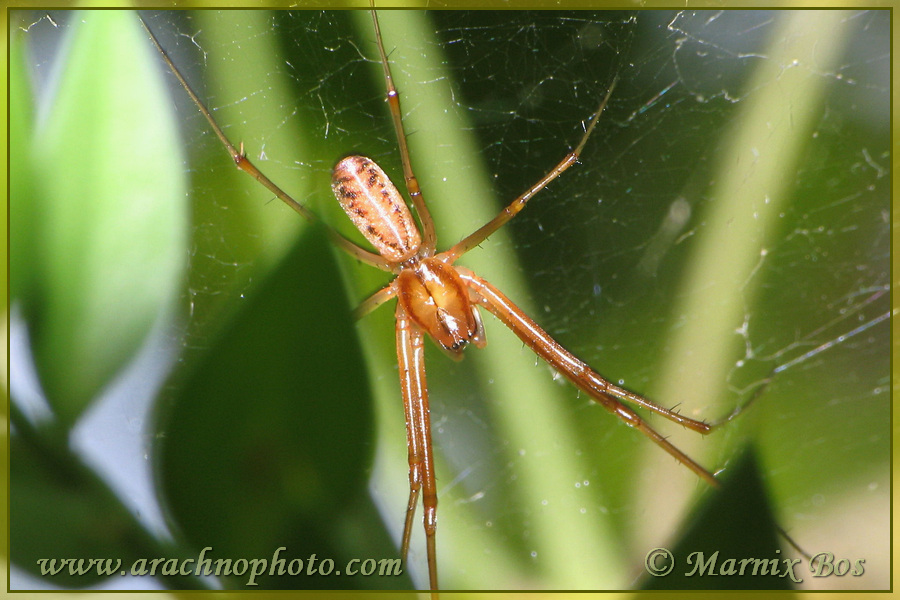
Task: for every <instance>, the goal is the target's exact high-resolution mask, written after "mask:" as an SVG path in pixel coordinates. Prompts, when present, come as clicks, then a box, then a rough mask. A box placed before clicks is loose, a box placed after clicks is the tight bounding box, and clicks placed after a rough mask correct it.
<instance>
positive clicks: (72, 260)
mask: <svg viewBox="0 0 900 600" xmlns="http://www.w3.org/2000/svg"><path fill="white" fill-rule="evenodd" d="M80 16H81V19H80V20H78V21H75V20H73V23H72V29H71V34H72V37H71V38H70V39H69V40H67V42H68V43H67V44H65V45H64V48H63V51H62V52H63V55H62V57H61V59H60V60H61V61H62V63H61V66H60V68H59V69H58V72H59V73H60V77H59V80H58V81H56V82H55V85H56V89H55V93H54V95H53V98H52V102H51V107H50V110H49V113H48V116H47V120H46V122H45V123H43V125H42V127H41V129H40V130H39V131H38V132H37V138H36V140H35V142H34V145H33V147H32V155H33V161H34V172H35V173H37V174H38V175H37V181H36V184H37V196H36V197H35V203H36V206H34V207H29V208H28V210H27V211H26V213H30V214H32V215H35V218H34V219H33V221H34V222H35V229H36V231H37V233H36V236H37V237H38V239H40V247H39V248H38V249H37V257H36V260H35V263H36V264H35V272H36V274H35V277H36V279H37V286H38V289H37V291H36V294H35V297H34V298H33V299H31V300H30V301H29V303H28V305H27V306H26V311H27V314H28V315H29V317H30V320H31V324H32V335H33V344H34V353H35V360H36V362H37V369H38V373H39V375H40V379H41V384H42V386H43V389H44V391H45V392H46V395H47V397H48V400H49V401H50V403H51V405H52V406H53V408H54V409H55V411H56V412H57V415H58V416H59V417H60V418H61V419H62V420H63V421H65V422H72V421H74V420H75V419H76V418H77V417H78V416H79V415H80V414H81V413H82V412H83V410H84V409H85V407H86V406H88V404H89V403H90V401H91V400H92V399H93V398H94V397H95V396H96V395H97V393H98V391H99V390H100V389H101V388H102V387H103V386H104V385H106V384H107V383H108V382H109V381H110V379H111V378H112V377H113V376H114V375H115V374H116V373H117V372H118V371H119V369H120V368H121V367H122V366H123V365H124V364H125V363H126V362H127V361H128V360H129V359H130V358H131V357H132V356H133V355H134V353H135V352H136V350H137V349H138V347H139V346H140V345H141V344H142V343H143V341H144V339H145V338H146V336H147V334H148V332H149V331H150V329H151V327H152V326H153V325H154V323H155V322H156V321H157V320H158V319H159V318H160V316H161V315H162V314H164V313H165V312H166V311H167V310H171V309H172V308H173V301H174V299H175V298H176V297H177V295H178V294H179V291H180V290H179V284H180V283H181V277H182V271H183V268H184V264H185V261H186V259H187V249H186V240H187V238H186V225H187V213H186V210H185V204H184V202H185V189H186V188H185V182H184V176H183V173H182V171H183V169H182V166H181V165H182V161H181V153H180V150H179V144H178V137H177V135H176V129H175V124H174V122H173V119H172V115H171V112H170V111H167V110H164V107H165V103H166V96H165V93H164V87H163V85H162V80H161V77H160V74H159V71H158V69H157V66H156V57H155V56H154V55H152V54H151V53H150V52H151V50H150V48H148V47H147V44H146V40H145V39H144V36H143V33H142V30H141V29H140V26H139V24H138V22H137V19H136V16H135V15H134V14H133V13H131V12H127V11H91V12H86V13H83V14H81V15H80ZM26 213H23V214H26ZM23 218H27V217H23ZM13 252H14V253H16V252H18V248H17V247H14V248H13Z"/></svg>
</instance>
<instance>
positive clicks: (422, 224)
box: [142, 11, 733, 590]
mask: <svg viewBox="0 0 900 600" xmlns="http://www.w3.org/2000/svg"><path fill="white" fill-rule="evenodd" d="M372 20H373V26H374V32H375V40H376V45H377V48H378V53H379V56H380V59H381V64H382V69H383V77H384V82H385V86H386V98H387V103H388V106H389V109H390V115H391V119H392V122H393V127H394V130H395V133H396V136H397V143H398V145H399V151H400V158H401V163H402V167H403V174H404V180H405V185H406V189H407V192H408V194H409V197H410V201H411V203H412V206H413V208H414V209H415V214H416V216H417V217H418V224H417V222H416V220H415V219H414V217H413V215H412V213H411V211H410V210H409V207H408V206H407V204H406V202H405V201H404V199H403V197H402V196H401V195H400V193H399V192H398V191H397V189H396V188H395V187H394V185H393V184H392V183H391V182H390V181H389V180H388V178H387V176H386V175H385V174H384V172H383V171H382V170H381V168H380V167H378V166H377V165H376V164H375V163H374V162H373V161H371V160H370V159H367V158H365V157H362V156H349V157H346V158H344V159H343V160H341V161H340V162H339V163H338V164H337V166H336V167H335V169H334V172H333V178H332V182H333V184H332V187H333V190H334V193H335V196H336V197H337V199H338V201H339V202H340V204H341V206H342V208H343V209H344V210H345V212H346V213H347V215H348V216H349V217H350V219H351V220H352V221H353V223H354V224H355V225H356V226H357V228H358V229H359V231H360V232H361V234H362V235H363V236H364V237H365V238H366V239H367V240H368V242H369V243H371V244H372V246H373V247H374V248H375V249H376V250H377V253H376V252H372V251H370V250H366V249H364V248H362V247H360V246H358V245H356V244H355V243H353V242H351V241H350V240H348V239H347V238H345V237H343V236H342V235H341V234H339V233H338V232H337V231H336V230H334V229H331V228H330V227H328V228H327V231H328V232H329V235H330V237H331V238H332V240H333V241H334V242H335V243H336V244H337V245H338V246H339V247H340V248H342V249H343V250H344V251H346V252H347V253H348V254H350V255H351V256H352V257H353V258H355V259H357V260H359V261H360V262H362V263H365V264H368V265H371V266H374V267H377V268H379V269H381V270H384V271H388V272H390V273H393V274H394V275H395V277H394V279H393V280H392V281H391V282H390V283H389V284H388V285H387V286H386V287H384V288H383V289H381V290H379V291H377V292H375V293H374V294H373V295H371V296H370V297H369V298H368V299H366V300H365V301H363V302H362V304H360V305H359V307H358V308H357V310H356V313H355V314H356V316H357V317H362V316H364V315H366V314H368V313H369V312H371V311H372V310H374V309H376V308H377V307H379V306H380V305H382V304H384V303H386V302H388V301H389V300H392V299H396V300H397V306H396V309H395V317H396V347H397V360H398V366H399V372H400V388H401V394H402V398H403V406H404V412H405V417H406V434H407V449H408V459H409V487H410V493H409V499H408V503H407V509H406V518H405V523H404V529H403V535H402V542H401V548H400V553H401V556H402V557H403V558H404V560H405V558H406V556H407V554H408V550H409V545H410V538H411V533H412V528H413V521H414V516H415V511H416V508H417V505H418V503H419V498H420V497H421V499H422V505H423V510H424V517H423V524H424V530H425V538H426V554H427V563H428V576H429V586H430V588H431V589H432V590H437V589H438V567H437V558H436V530H437V489H436V483H435V468H434V458H433V453H432V445H431V427H430V415H429V407H428V389H427V384H426V377H425V375H426V374H425V363H424V339H425V336H426V334H427V335H428V336H430V337H431V338H432V339H433V340H434V342H435V343H436V344H437V345H438V346H439V347H440V348H441V349H442V350H443V351H444V352H445V353H446V354H448V355H449V356H450V357H452V358H454V359H456V360H459V359H461V358H462V352H463V350H464V349H465V348H466V346H467V345H468V344H469V343H473V344H474V345H475V346H477V347H482V346H484V345H485V343H486V340H485V335H484V329H483V326H482V321H481V316H480V312H479V307H481V308H484V309H486V310H488V311H489V312H490V313H492V314H493V315H494V316H496V317H497V318H498V319H499V320H500V321H501V322H502V323H503V324H504V325H506V326H507V327H508V328H509V329H510V330H512V331H513V332H514V333H515V334H516V335H517V336H518V337H519V338H520V339H521V340H522V341H523V342H524V343H525V345H527V346H528V347H529V348H531V349H532V350H533V351H534V352H535V353H536V354H537V355H538V356H540V357H541V358H542V359H543V360H545V361H546V362H547V363H548V364H549V365H550V366H552V367H553V368H554V369H555V370H556V371H557V372H559V373H560V374H562V375H563V376H565V377H566V378H567V379H569V381H571V382H572V383H573V384H574V385H575V386H577V387H578V388H579V389H580V390H582V391H584V392H585V393H586V394H588V396H589V397H590V398H591V399H592V400H593V401H595V402H596V403H598V404H600V405H601V406H603V407H604V408H605V409H607V410H608V411H610V412H612V413H613V414H615V415H616V416H617V417H618V418H620V419H621V420H622V421H624V422H625V423H626V424H627V425H629V426H630V427H633V428H635V429H637V430H639V431H640V432H642V433H643V434H644V435H646V436H647V437H649V438H650V439H651V440H652V441H653V442H654V443H656V444H657V445H658V446H660V447H662V448H663V449H664V450H665V451H666V452H668V453H669V454H670V455H671V456H673V457H674V458H675V459H676V460H677V461H679V462H680V463H682V464H683V465H685V466H686V467H687V468H689V469H690V470H691V471H693V472H694V473H696V474H697V475H698V476H699V477H700V478H701V479H703V480H704V481H706V482H707V483H708V484H710V485H712V486H716V487H717V486H718V485H719V483H718V481H717V480H716V478H715V476H714V475H713V474H712V473H710V472H709V471H708V470H706V469H705V468H703V467H702V466H700V465H699V464H698V463H696V462H695V461H694V460H692V459H691V458H690V457H688V456H687V455H686V454H684V453H683V452H681V451H680V450H679V449H678V448H676V447H675V446H674V445H673V444H671V443H670V442H669V441H668V440H666V439H665V438H664V437H662V436H661V435H660V434H658V433H657V432H656V431H655V430H654V429H653V428H651V427H650V426H649V425H647V424H646V423H645V422H644V421H643V420H642V419H641V418H640V417H639V416H638V415H637V413H636V412H635V411H634V410H633V409H632V408H630V407H629V406H627V405H626V404H625V403H623V401H624V402H626V403H630V404H635V405H638V406H641V407H643V408H644V409H646V410H650V411H652V412H655V413H657V414H659V415H661V416H663V417H665V418H666V419H669V420H671V421H673V422H675V423H678V424H681V425H682V426H685V427H687V428H689V429H692V430H694V431H697V432H699V433H701V434H706V433H709V432H710V431H711V430H712V429H713V427H714V426H715V425H716V424H709V423H705V422H701V421H697V420H694V419H690V418H687V417H684V416H682V415H680V414H678V413H676V412H674V411H672V410H669V409H666V408H664V407H662V406H660V405H657V404H655V403H653V402H652V401H650V400H648V399H646V398H643V397H642V396H639V395H637V394H634V393H632V392H629V391H628V390H625V389H623V388H621V387H618V386H616V385H613V384H612V383H611V382H609V381H608V380H606V379H605V378H603V377H602V376H601V375H599V374H598V373H597V372H596V371H594V370H593V369H591V368H590V367H589V366H588V365H587V364H586V363H584V362H583V361H581V360H579V359H578V358H577V357H575V356H574V355H573V354H571V353H570V352H568V351H567V350H565V349H564V348H563V347H562V346H561V345H559V344H558V343H557V342H556V341H555V340H553V339H552V338H551V337H550V336H549V335H548V334H547V333H546V332H545V331H544V330H543V329H541V328H540V326H538V325H537V324H536V323H535V322H534V321H533V320H532V319H531V318H530V317H528V316H527V315H526V314H525V313H524V312H523V311H522V310H521V309H519V308H518V307H517V306H516V305H515V304H513V303H512V302H511V301H510V300H509V299H508V298H507V297H506V296H505V295H504V294H503V293H502V292H500V291H499V290H498V289H497V288H495V287H494V286H493V285H491V284H490V283H489V282H487V281H485V280H484V279H482V278H481V277H479V276H477V275H476V274H475V273H473V272H472V271H470V270H468V269H465V268H464V267H459V266H456V265H455V264H454V263H455V262H456V260H457V259H459V258H460V257H461V256H462V255H464V254H465V253H466V252H468V251H469V250H471V249H472V248H474V247H475V246H477V245H478V244H480V243H481V242H482V241H484V240H485V239H486V238H487V237H488V236H490V235H491V234H492V233H493V232H495V231H496V230H497V229H499V228H500V227H502V226H503V225H504V224H505V223H507V222H508V221H509V220H511V219H512V218H513V217H514V216H515V215H516V214H518V212H520V211H521V210H522V209H523V208H524V207H525V205H526V204H527V202H528V201H529V200H530V199H531V198H532V197H533V196H534V195H535V194H537V193H538V192H539V191H540V190H541V189H543V188H544V187H545V186H547V185H548V184H549V183H550V182H552V181H553V180H554V179H556V178H557V177H559V176H560V175H561V174H562V173H563V172H564V171H566V170H567V169H568V168H569V167H571V166H572V165H573V164H575V163H576V162H577V161H578V158H579V155H580V154H581V151H582V149H583V148H584V147H585V145H586V144H587V142H588V140H589V138H590V137H591V135H592V133H593V131H594V129H595V127H596V125H597V122H598V120H599V118H600V115H601V113H602V112H603V109H604V107H605V106H606V104H607V101H608V100H609V98H610V96H611V94H612V92H613V88H614V86H615V81H613V82H612V83H611V84H610V85H609V87H608V89H607V92H606V95H605V96H604V98H603V99H602V101H601V102H600V104H599V106H598V108H597V110H596V112H595V113H594V114H593V116H592V117H591V119H590V121H589V122H588V123H587V126H586V127H585V131H584V134H583V135H582V137H581V139H580V140H579V142H578V144H577V145H576V147H575V148H574V150H572V151H571V152H569V153H568V154H567V155H566V156H565V157H564V158H563V159H562V160H561V161H560V162H559V163H557V164H556V166H555V167H553V169H552V170H550V171H549V172H548V173H547V174H545V175H544V176H542V177H541V178H540V179H539V180H538V181H537V182H536V183H535V184H533V185H532V186H531V187H529V188H528V189H527V190H526V191H525V192H524V193H523V194H521V195H520V196H519V197H517V198H516V199H514V200H513V201H512V202H511V203H510V204H509V205H508V206H507V207H506V208H504V209H503V210H502V211H501V212H500V213H499V214H498V215H497V216H496V217H495V218H493V219H492V220H490V221H489V222H488V223H486V224H485V225H483V226H482V227H480V228H479V229H477V230H476V231H475V232H473V233H471V234H470V235H468V236H466V237H464V238H463V239H462V240H461V241H459V242H458V243H456V244H455V245H453V246H452V247H450V248H449V249H448V250H446V251H443V252H437V249H436V247H437V240H436V235H435V228H434V223H433V220H432V218H431V215H430V213H429V210H428V207H427V205H426V204H425V201H424V198H423V194H422V191H421V190H420V189H419V184H418V181H417V180H416V177H415V175H414V173H413V168H412V165H411V160H410V155H409V150H408V147H407V142H406V134H405V132H404V128H403V122H402V111H401V108H400V96H399V93H398V91H397V89H396V87H395V85H394V83H393V78H392V76H391V69H390V64H389V61H388V58H387V53H386V51H385V49H384V45H383V42H382V36H381V31H380V28H379V24H378V17H377V13H376V12H375V11H372ZM142 22H143V20H142ZM144 26H145V28H146V29H147V31H148V33H149V35H150V38H151V40H152V42H153V44H154V45H155V46H156V48H157V50H158V51H159V52H160V54H161V56H162V57H163V59H164V61H165V62H166V64H167V65H168V67H169V68H170V69H171V71H172V72H173V74H174V75H175V77H176V78H177V79H178V81H179V83H180V84H181V86H182V87H183V88H184V90H185V91H186V93H187V94H188V95H189V96H190V98H191V99H192V101H193V102H194V103H195V104H196V106H197V108H198V109H199V111H200V112H201V113H202V114H203V116H204V117H205V118H206V120H207V121H208V122H209V125H210V127H211V128H212V129H213V131H214V132H215V134H216V135H217V137H218V138H219V140H220V141H221V143H222V144H223V146H224V147H225V148H226V150H227V151H228V153H229V155H230V156H231V158H232V159H233V160H234V162H235V165H236V166H237V168H238V169H240V170H242V171H244V172H246V173H247V174H249V175H250V176H252V177H253V178H254V179H256V180H257V181H258V182H259V183H261V184H262V185H263V186H265V187H266V188H267V189H268V190H269V191H270V192H272V193H273V194H274V195H275V196H276V197H278V198H279V199H280V200H282V201H283V202H285V203H286V204H287V205H288V206H289V207H291V208H292V209H293V210H295V211H296V212H298V213H299V214H300V215H301V216H303V217H304V218H306V219H308V220H315V219H316V216H315V215H314V214H313V213H312V212H311V211H310V210H309V209H307V208H306V207H305V206H304V205H302V204H300V203H299V202H297V201H296V200H294V199H293V198H292V197H291V196H290V195H289V194H287V193H286V192H285V191H283V190H282V189H281V188H280V187H279V186H278V185H277V184H275V183H274V182H272V181H271V180H270V179H269V178H268V177H266V175H264V174H263V173H262V172H261V171H259V169H257V167H256V166H255V165H253V163H252V162H251V161H250V160H248V159H247V157H246V155H245V153H244V150H243V146H242V145H240V146H238V147H235V146H234V144H232V142H231V141H230V140H229V139H228V138H227V137H226V135H225V134H224V132H223V130H222V129H221V127H220V126H219V125H218V124H217V123H216V121H215V119H214V118H213V117H212V114H211V113H210V111H209V110H208V109H207V108H206V106H205V104H204V103H203V102H202V101H201V100H200V98H199V97H198V96H197V94H196V93H195V92H194V91H193V90H192V89H191V87H190V86H189V85H188V83H187V81H186V80H185V78H184V76H183V75H182V74H181V72H180V71H179V70H178V68H177V67H176V66H175V64H174V63H173V62H172V60H171V59H170V58H169V56H168V54H167V53H166V51H165V50H164V49H163V48H162V46H161V45H160V43H159V41H158V40H157V39H156V37H155V36H154V34H153V33H152V31H150V29H149V27H147V25H146V23H144ZM732 416H733V415H732ZM717 424H718V423H717Z"/></svg>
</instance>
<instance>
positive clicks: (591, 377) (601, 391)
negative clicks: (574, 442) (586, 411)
mask: <svg viewBox="0 0 900 600" xmlns="http://www.w3.org/2000/svg"><path fill="white" fill-rule="evenodd" d="M457 271H458V272H459V274H460V276H461V277H462V279H463V281H464V282H465V283H466V285H468V286H469V287H470V288H471V289H473V290H474V291H475V293H476V295H477V302H478V303H479V304H481V305H482V306H484V307H485V308H486V309H488V310H489V311H491V312H492V313H493V314H494V315H495V316H496V317H497V318H498V319H500V321H501V322H503V324H504V325H506V326H507V327H509V328H510V329H511V330H512V331H513V333H515V334H516V335H517V336H518V337H519V338H520V339H521V340H522V341H523V342H525V344H526V345H527V346H528V347H529V348H531V349H532V350H533V351H534V352H535V353H536V354H537V355H538V356H540V357H541V358H542V359H544V360H545V361H547V363H548V364H549V365H550V366H551V367H553V368H554V369H556V370H557V371H559V372H560V373H562V374H563V375H565V377H566V379H568V380H569V381H571V382H572V383H573V384H574V385H575V386H577V387H578V388H579V389H580V390H583V391H584V392H585V393H586V394H588V395H589V396H590V397H591V399H592V400H594V401H595V402H597V403H598V404H600V405H601V406H602V407H603V408H605V409H606V410H608V411H609V412H611V413H613V414H614V415H616V416H617V417H619V418H620V419H622V421H624V422H625V424H626V425H628V426H630V427H634V428H635V429H637V430H638V431H640V432H641V433H643V434H644V435H646V436H647V437H648V438H650V439H651V440H653V442H654V443H656V445H658V446H660V447H661V448H662V449H663V450H665V451H666V452H668V453H669V454H670V455H672V456H673V457H674V458H675V460H677V461H678V462H680V463H681V464H683V465H684V466H686V467H687V468H688V469H690V470H691V471H693V472H694V473H696V474H697V475H698V476H699V477H700V478H701V479H703V480H704V481H706V482H707V483H709V484H710V485H712V486H713V487H719V482H718V480H717V479H716V478H715V476H714V475H713V474H712V473H710V472H709V471H707V470H706V469H704V468H703V467H701V466H700V465H699V464H697V463H696V462H694V460H693V459H691V458H690V457H689V456H688V455H686V454H685V453H684V452H682V451H681V450H679V449H678V448H676V447H675V446H674V445H673V444H672V443H671V442H669V441H668V440H667V439H666V438H664V437H663V436H661V435H660V434H659V433H657V432H656V431H655V430H654V429H653V428H652V427H650V426H649V425H648V424H647V423H645V422H644V420H643V419H641V418H640V417H639V416H638V414H637V413H636V412H634V410H632V409H631V408H629V407H628V406H625V405H624V404H622V403H621V402H619V401H618V400H616V399H615V398H614V397H613V396H616V397H619V398H622V399H623V400H627V401H632V402H636V403H637V404H639V405H640V406H644V407H646V408H650V409H652V410H653V411H654V412H657V413H659V414H660V415H662V416H664V417H666V418H668V419H670V420H672V421H675V422H676V423H681V424H684V425H688V424H690V425H692V427H691V428H692V429H694V430H696V431H700V432H701V433H705V432H707V431H708V430H709V427H708V425H706V424H705V423H702V422H700V421H694V420H693V419H688V418H687V417H683V416H681V415H679V414H677V413H673V412H671V411H669V410H667V409H665V408H663V407H661V406H659V405H657V404H654V403H653V402H650V401H649V400H647V399H646V398H643V397H641V396H638V395H637V394H633V393H631V392H628V391H627V390H623V389H622V388H619V387H616V386H614V385H612V384H611V383H609V382H608V381H607V380H606V379H604V378H603V377H602V376H601V375H600V374H599V373H597V372H596V371H594V370H593V369H591V367H590V366H588V365H587V364H586V363H585V362H583V361H582V360H580V359H578V358H577V357H575V355H573V354H572V353H571V352H569V351H568V350H566V349H565V348H563V347H562V346H560V345H559V343H558V342H556V340H554V339H553V338H551V337H550V335H549V334H547V332H546V331H544V330H543V329H541V328H540V326H539V325H538V324H537V323H535V322H534V321H533V320H531V318H530V317H529V316H528V315H526V314H525V313H524V312H522V310H521V309H520V308H519V307H517V306H516V305H515V304H513V303H512V301H510V300H509V298H507V297H506V296H505V295H504V294H503V293H502V292H500V290H498V289H497V288H495V287H494V286H493V285H491V284H490V283H488V282H487V281H485V280H484V279H482V278H480V277H478V276H477V275H475V274H474V273H472V272H471V271H469V270H468V269H462V268H460V267H457Z"/></svg>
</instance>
